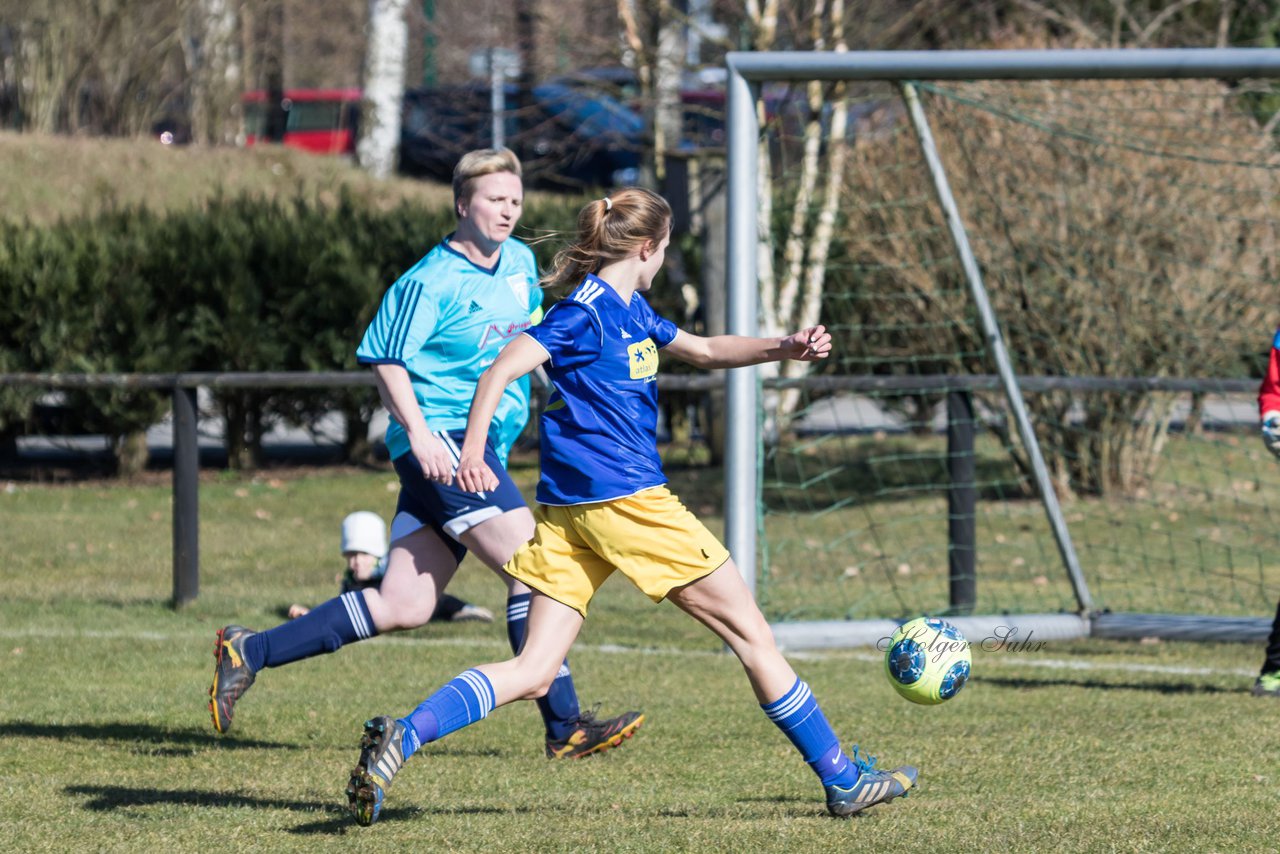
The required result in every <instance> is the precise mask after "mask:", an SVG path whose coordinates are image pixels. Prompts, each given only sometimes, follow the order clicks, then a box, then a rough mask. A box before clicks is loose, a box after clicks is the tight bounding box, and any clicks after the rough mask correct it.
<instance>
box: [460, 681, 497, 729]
mask: <svg viewBox="0 0 1280 854" xmlns="http://www.w3.org/2000/svg"><path fill="white" fill-rule="evenodd" d="M458 678H459V679H461V680H462V681H464V682H466V683H467V687H469V688H470V689H471V693H473V694H475V697H476V701H477V702H478V703H479V706H480V718H486V717H488V716H489V712H491V711H492V710H493V693H492V691H491V689H490V688H489V686H488V684H487V681H486V679H485V677H484V676H483V675H482V674H481V673H480V672H479V671H478V670H466V671H463V673H462V674H461V675H460V676H459V677H458Z"/></svg>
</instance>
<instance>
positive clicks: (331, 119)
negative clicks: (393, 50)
mask: <svg viewBox="0 0 1280 854" xmlns="http://www.w3.org/2000/svg"><path fill="white" fill-rule="evenodd" d="M360 99H361V93H360V90H359V89H286V90H285V92H284V99H283V100H282V101H281V102H280V106H281V107H282V108H283V109H284V111H285V113H286V115H287V119H286V121H285V130H284V139H283V140H281V142H282V144H283V145H286V146H288V147H290V148H300V149H302V150H303V151H311V152H314V153H316V154H353V153H355V150H356V136H357V133H358V130H359V121H360ZM240 101H241V103H242V104H243V105H244V126H245V145H254V144H256V143H257V142H259V141H261V140H262V138H263V137H264V136H265V134H266V130H267V93H266V92H265V91H263V90H261V89H257V90H254V91H252V92H246V93H244V95H243V96H242V97H241V99H240Z"/></svg>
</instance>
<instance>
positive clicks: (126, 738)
mask: <svg viewBox="0 0 1280 854" xmlns="http://www.w3.org/2000/svg"><path fill="white" fill-rule="evenodd" d="M5 736H18V737H21V738H53V739H58V740H59V741H66V740H69V739H83V740H85V741H114V742H119V743H121V744H123V745H126V746H127V747H129V748H130V749H132V750H133V751H134V752H136V753H145V754H147V755H152V756H155V755H167V756H190V755H193V754H194V753H195V752H196V749H197V748H207V747H216V748H217V749H219V750H246V749H249V750H264V749H272V750H279V749H287V750H294V749H297V746H296V745H292V744H281V743H279V742H274V741H258V740H256V739H241V738H219V737H217V736H215V735H213V734H212V733H210V732H206V731H204V730H193V729H187V730H171V729H163V728H160V727H153V726H146V725H143V724H125V723H105V724H103V723H99V724H50V723H39V722H36V721H5V722H2V723H0V738H4V737H5Z"/></svg>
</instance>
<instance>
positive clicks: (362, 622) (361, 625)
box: [338, 590, 371, 639]
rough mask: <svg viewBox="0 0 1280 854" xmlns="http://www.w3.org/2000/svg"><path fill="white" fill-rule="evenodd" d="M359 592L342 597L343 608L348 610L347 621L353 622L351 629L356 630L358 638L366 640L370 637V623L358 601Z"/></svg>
mask: <svg viewBox="0 0 1280 854" xmlns="http://www.w3.org/2000/svg"><path fill="white" fill-rule="evenodd" d="M359 595H360V593H359V592H358V591H355V590H353V591H351V592H350V593H343V594H342V595H341V596H340V597H338V598H340V599H341V600H342V604H343V606H344V607H345V608H346V609H347V619H348V620H350V621H351V628H352V629H354V630H355V633H356V637H359V638H361V639H366V638H368V637H369V636H370V634H371V632H370V630H369V622H368V621H367V620H366V619H365V618H364V609H363V608H361V607H360V603H359V602H357V601H356V597H357V596H359Z"/></svg>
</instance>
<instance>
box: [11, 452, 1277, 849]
mask: <svg viewBox="0 0 1280 854" xmlns="http://www.w3.org/2000/svg"><path fill="white" fill-rule="evenodd" d="M518 477H519V478H520V479H522V482H523V483H524V484H525V485H528V483H529V482H530V479H531V477H532V470H531V469H530V468H521V469H519V470H518ZM711 477H712V475H711V473H709V472H708V471H707V470H691V471H687V472H679V471H677V472H673V481H674V483H675V485H676V487H677V489H678V490H680V491H682V492H684V493H685V494H686V495H699V494H700V492H701V491H703V490H706V491H707V492H708V494H709V493H710V492H711V491H713V490H712V489H711V487H710V486H709V483H708V481H709V479H710V478H711ZM695 481H696V482H695ZM0 486H3V488H0V530H2V532H3V541H4V543H5V546H6V558H7V559H6V560H5V561H4V563H3V567H2V568H0V684H2V685H3V689H2V690H0V756H3V763H2V764H0V794H2V797H0V839H2V840H4V842H3V843H0V845H2V846H3V847H4V848H5V849H6V850H13V851H66V850H78V851H79V850H84V851H90V850H91V851H139V850H154V851H169V850H225V849H228V848H235V849H238V850H245V851H303V850H306V851H314V850H329V849H338V848H341V849H342V850H344V851H377V852H386V851H400V850H404V851H409V850H412V851H602V852H613V851H620V852H621V851H645V852H649V851H653V852H659V851H706V850H720V851H730V852H737V851H784V850H795V851H882V850H890V851H898V850H918V849H920V848H922V847H925V846H927V847H928V849H929V850H934V851H1014V850H1016V851H1047V850H1053V851H1206V852H1208V851H1221V852H1235V851H1275V850H1280V819H1277V817H1276V809H1275V805H1276V803H1277V797H1278V796H1280V765H1278V764H1277V762H1276V757H1277V755H1280V730H1278V728H1277V727H1276V726H1275V721H1276V717H1277V714H1280V702H1276V701H1271V700H1262V699H1255V698H1252V697H1250V696H1249V695H1248V693H1247V689H1248V686H1249V685H1250V683H1251V682H1252V675H1253V673H1254V671H1255V669H1256V667H1257V665H1258V663H1259V661H1260V657H1261V650H1260V649H1257V648H1254V647H1247V646H1239V645H1235V646H1233V645H1220V646H1219V645H1191V644H1176V643H1157V644H1144V643H1116V642H1078V643H1063V644H1050V645H1048V646H1046V647H1044V648H1040V649H1027V650H1021V651H1018V652H1012V651H991V652H983V651H981V650H975V653H974V656H975V661H974V672H975V678H974V680H973V681H972V682H971V684H970V685H969V686H968V687H966V689H965V690H964V692H963V693H962V694H961V695H960V696H959V697H958V698H957V699H956V700H955V701H953V702H951V703H949V704H946V705H943V706H940V707H932V708H927V707H916V706H913V705H911V704H909V703H907V702H906V701H904V700H901V699H899V698H898V697H897V696H896V695H895V694H894V693H893V691H892V689H891V688H890V686H889V685H888V683H887V682H886V681H885V679H884V677H883V676H882V674H881V664H880V659H879V656H878V654H877V653H876V652H875V651H874V650H870V649H862V650H851V651H848V652H838V653H828V654H822V655H803V654H799V653H797V654H795V655H794V656H793V661H794V663H795V666H796V668H797V670H798V671H799V672H800V673H801V675H802V676H803V677H804V678H805V679H806V680H807V681H808V682H809V683H810V684H811V685H812V687H813V689H814V691H815V693H816V694H817V696H818V697H819V699H820V700H821V702H822V703H823V706H824V709H825V711H826V714H827V716H828V718H829V719H830V720H831V721H832V722H833V724H834V726H835V728H836V730H837V732H838V733H840V734H841V737H842V738H844V739H846V740H847V741H857V742H859V743H860V744H861V745H862V747H863V748H864V749H867V750H869V751H870V752H871V753H873V754H875V755H877V756H879V757H880V758H881V763H882V764H884V763H889V764H898V763H912V764H916V765H918V766H919V767H920V768H921V779H920V785H919V788H918V791H917V792H915V793H914V794H913V795H912V796H911V797H909V798H907V799H905V800H899V801H896V802H894V803H892V804H889V805H885V806H881V807H877V808H875V809H873V810H871V811H869V812H868V813H867V814H866V815H864V816H863V817H861V818H859V819H857V820H854V821H836V820H832V819H829V818H827V817H826V813H825V810H824V808H823V806H822V803H821V790H820V788H819V786H818V785H817V783H816V780H815V779H814V778H813V776H812V774H811V772H810V771H809V770H808V768H806V767H805V766H804V765H803V763H802V762H801V761H800V760H799V758H798V757H797V756H796V755H795V752H794V750H793V749H792V748H791V746H790V744H789V743H788V742H787V741H786V740H785V738H784V737H783V736H782V735H781V734H780V733H778V732H777V731H776V730H775V729H774V728H773V726H772V725H771V724H770V723H769V722H768V720H767V719H766V718H765V717H764V715H763V714H761V713H760V711H759V710H758V708H757V707H756V705H755V703H754V701H753V699H752V697H751V694H750V691H749V689H748V687H747V684H746V681H745V679H744V678H743V677H742V675H741V671H740V669H739V667H738V665H737V663H736V661H735V660H733V659H732V658H731V657H729V656H726V655H724V654H723V653H722V652H721V651H720V647H719V645H718V643H717V642H716V641H715V640H714V639H713V638H712V636H711V635H710V634H709V633H708V632H706V631H705V630H703V629H702V628H701V627H699V626H696V625H695V624H693V623H692V622H691V621H690V620H688V619H687V618H686V617H684V616H683V615H681V614H680V613H679V612H677V611H676V610H675V609H674V608H673V607H671V606H669V605H660V606H654V605H652V604H650V603H649V602H648V600H647V599H645V598H644V597H643V596H641V595H640V594H639V593H638V592H636V591H635V590H634V589H632V588H631V587H630V586H629V585H628V584H626V582H625V581H622V580H615V581H613V582H611V583H610V585H608V586H607V587H606V588H605V591H604V592H603V593H602V594H601V596H600V598H599V599H598V600H597V602H596V603H594V606H593V610H592V616H591V619H590V620H588V622H587V626H586V629H585V631H584V633H583V636H582V638H581V640H580V642H579V645H578V647H576V648H575V651H574V653H573V655H572V660H573V663H574V668H575V673H576V679H577V684H578V687H579V690H580V692H581V695H582V697H583V699H584V702H586V703H588V704H589V703H592V702H594V701H603V702H604V703H605V706H604V709H603V710H604V711H612V710H621V709H622V708H624V707H626V708H642V709H644V710H645V712H646V713H647V715H648V721H647V723H646V725H645V726H644V728H643V729H642V730H641V731H640V733H639V734H638V735H637V736H636V738H635V739H633V740H632V741H630V742H628V743H627V744H626V746H625V747H624V748H623V749H621V750H618V751H614V752H612V753H610V754H606V755H603V756H599V757H593V758H591V759H588V760H584V761H580V762H573V763H552V762H549V761H548V760H546V759H545V758H543V755H542V743H541V729H540V726H539V722H538V718H537V714H536V711H535V709H534V708H533V706H532V705H531V704H520V705H517V706H514V707H509V708H504V709H500V710H498V711H497V712H495V713H494V714H493V715H492V716H491V717H490V718H489V719H488V720H487V721H485V722H484V723H483V724H481V725H479V726H475V727H471V728H469V729H467V730H464V731H462V732H460V733H457V734H455V735H454V736H451V737H450V738H448V739H446V740H444V741H442V742H440V743H438V744H436V745H433V746H430V747H428V748H426V749H425V751H424V752H423V753H422V754H420V755H419V756H418V757H415V758H414V759H413V760H412V761H411V762H410V763H409V765H408V766H407V767H406V769H405V770H404V771H403V772H402V773H401V775H400V777H399V778H398V780H397V782H396V787H395V788H394V789H393V790H392V792H391V794H390V798H389V802H388V808H387V811H386V812H385V813H384V818H383V820H382V821H380V822H379V823H378V824H377V825H376V826H374V827H373V828H360V827H357V826H355V824H354V823H353V822H352V821H351V820H350V818H349V816H347V815H346V813H345V810H344V806H345V798H344V796H343V793H342V790H343V787H344V785H345V782H346V775H347V772H348V770H349V769H350V767H351V765H352V764H353V762H354V760H355V758H356V755H357V750H356V745H357V740H358V737H359V732H360V725H361V723H362V722H363V720H364V719H365V718H366V717H368V716H370V715H372V714H378V713H393V714H396V715H401V714H404V713H406V712H407V711H409V710H410V709H411V708H412V707H413V706H414V705H416V704H417V702H419V700H421V698H422V697H424V696H425V695H426V694H427V693H429V692H430V691H431V690H434V688H435V687H437V686H438V685H439V684H440V683H441V682H443V681H445V680H447V679H449V678H451V677H453V676H454V675H456V674H457V673H458V672H460V671H461V670H462V669H464V668H465V667H467V666H470V665H472V664H476V663H479V662H481V661H487V660H492V659H496V658H501V657H504V656H505V653H506V645H505V641H504V635H503V631H502V629H501V627H500V626H498V625H489V626H485V625H474V624H472V625H464V626H440V625H431V626H427V627H425V628H423V629H420V630H418V631H415V632H411V633H408V634H404V635H399V636H395V637H389V638H379V639H376V640H374V641H371V642H367V643H363V644H358V645H355V646H353V647H351V648H349V649H345V650H343V651H342V652H340V653H338V654H337V655H333V656H327V657H323V658H319V659H313V660H310V661H306V662H302V663H299V664H295V665H293V666H290V667H287V668H282V669H278V670H271V671H267V672H265V673H264V674H262V675H261V676H260V678H259V680H258V683H257V684H256V685H255V686H254V688H253V689H252V691H251V692H250V693H249V694H248V695H247V696H246V698H245V699H244V700H243V701H242V703H241V705H240V706H239V708H238V715H237V718H236V730H235V731H234V732H233V733H232V734H231V735H230V736H228V737H223V738H219V737H217V736H215V735H214V734H213V732H212V731H211V729H210V726H209V721H208V713H207V710H206V707H205V701H206V694H205V692H206V691H207V687H208V682H209V676H210V663H211V660H212V657H211V651H212V639H213V633H214V631H215V630H216V629H217V628H218V627H219V626H221V625H223V624H224V623H227V622H232V621H234V622H241V623H244V624H246V625H249V626H251V627H255V628H263V627H268V626H270V625H273V624H275V623H277V622H278V621H279V620H280V617H279V614H278V610H279V609H280V608H282V607H285V606H287V605H288V604H289V603H290V602H294V601H300V602H309V603H315V602H319V601H321V600H323V599H326V598H328V597H330V596H332V595H333V593H334V592H335V584H334V583H333V578H334V576H335V574H336V573H337V571H338V568H339V567H338V561H337V560H336V554H335V553H336V550H337V526H338V522H339V521H340V519H341V518H342V516H343V515H344V514H345V513H346V512H347V511H349V510H351V509H355V508H358V507H369V508H372V509H378V510H381V511H383V512H384V513H385V512H388V511H389V510H390V508H391V505H392V502H393V500H394V489H395V485H394V477H393V476H392V475H391V473H390V472H389V471H368V470H354V469H347V470H334V469H330V470H310V471H306V470H293V471H283V470H282V471H276V472H266V473H262V474H259V475H258V476H257V477H253V478H249V477H241V476H237V475H230V474H221V473H214V472H206V474H205V480H204V482H203V483H202V491H201V512H202V517H201V530H200V537H201V541H200V542H201V557H202V563H201V571H202V575H201V593H200V597H199V599H198V600H197V601H196V602H195V603H194V604H193V605H192V606H190V607H188V608H187V609H185V610H183V611H181V612H174V611H172V610H171V609H170V608H169V607H168V606H167V604H166V603H167V599H168V596H169V593H170V590H171V563H170V538H171V532H170V527H169V512H170V487H169V484H168V481H167V477H158V478H156V479H155V480H154V481H153V482H139V483H134V484H124V485H118V484H105V483H99V482H93V483H82V484H77V485H60V486H44V485H35V484H30V483H12V484H8V485H0ZM696 500H703V499H701V498H699V499H696ZM691 503H692V502H691ZM714 524H718V523H716V522H715V521H714V520H713V525H714ZM454 589H455V592H458V593H459V594H460V595H463V596H464V597H466V598H469V599H471V600H473V601H476V602H479V603H481V604H484V605H486V606H488V607H490V608H492V609H494V610H495V611H500V610H501V607H502V596H501V592H500V591H501V588H500V585H498V584H497V583H496V582H495V581H494V580H492V579H491V578H489V577H488V574H487V572H486V571H485V570H483V569H481V568H479V567H478V566H476V565H473V564H471V563H468V564H466V565H464V567H463V570H462V571H461V573H460V574H459V577H458V578H457V579H456V581H455V587H454Z"/></svg>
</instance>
